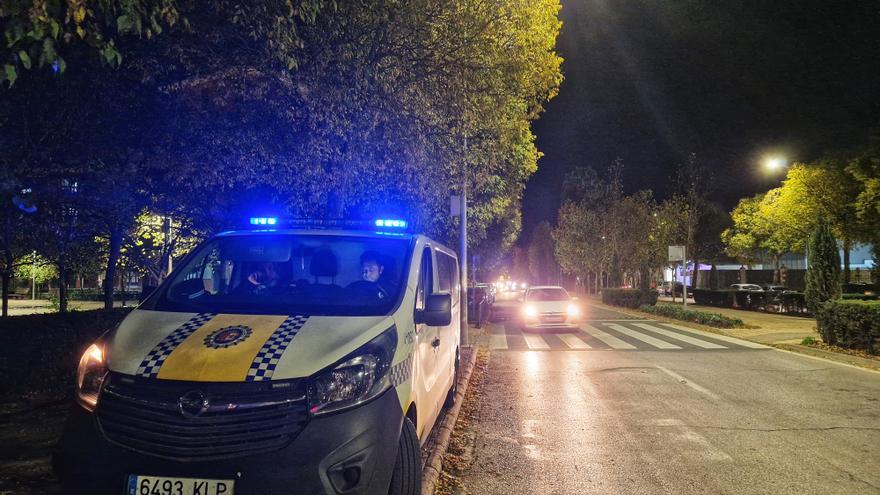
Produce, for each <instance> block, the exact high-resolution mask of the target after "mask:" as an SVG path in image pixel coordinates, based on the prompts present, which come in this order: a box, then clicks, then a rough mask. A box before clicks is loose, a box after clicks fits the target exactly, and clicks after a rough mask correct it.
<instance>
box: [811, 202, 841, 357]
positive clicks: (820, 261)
mask: <svg viewBox="0 0 880 495" xmlns="http://www.w3.org/2000/svg"><path fill="white" fill-rule="evenodd" d="M808 262H809V266H808V267H807V288H806V290H804V297H805V299H806V304H807V308H808V309H809V310H810V311H812V312H813V313H816V312H817V311H819V309H820V308H821V307H822V305H823V304H824V303H825V302H826V301H830V300H832V299H836V298H838V297H840V253H839V252H838V249H837V240H836V239H835V238H834V232H832V230H831V226H830V225H829V224H828V222H827V221H826V220H825V219H824V218H820V219H819V220H818V222H817V223H816V228H815V230H814V231H813V234H812V235H811V236H810V247H809V256H808ZM823 338H825V339H826V342H829V343H831V342H830V341H829V340H828V336H823Z"/></svg>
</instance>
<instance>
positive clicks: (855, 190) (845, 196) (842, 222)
mask: <svg viewBox="0 0 880 495" xmlns="http://www.w3.org/2000/svg"><path fill="white" fill-rule="evenodd" d="M852 155H853V152H851V151H849V152H838V153H830V154H828V155H826V156H825V157H823V158H821V159H819V160H816V161H814V162H812V163H809V164H803V163H797V164H794V165H793V166H792V167H791V168H790V169H789V170H788V172H787V175H786V178H785V180H784V181H783V182H782V186H781V187H778V188H775V189H771V190H769V191H767V192H766V193H763V194H759V195H757V196H755V197H752V198H745V199H742V200H740V202H739V204H738V205H737V207H736V208H735V209H734V210H733V212H732V213H731V216H732V217H733V226H732V227H731V228H729V229H727V230H725V231H724V233H723V234H722V239H723V241H724V244H725V246H726V252H727V253H728V254H729V255H731V256H734V257H736V258H738V259H740V260H741V261H742V262H744V263H748V262H750V261H754V260H756V259H759V258H760V254H761V253H762V252H764V251H766V252H769V253H772V254H774V255H776V256H779V255H782V254H784V253H787V252H799V251H800V252H802V251H804V249H805V247H806V241H807V239H808V237H809V235H810V233H811V232H812V231H813V230H814V229H815V228H816V225H817V224H816V222H817V219H818V218H820V217H824V218H826V219H827V221H828V222H829V224H830V226H831V228H832V230H833V232H834V235H835V236H836V237H837V238H839V239H841V241H842V243H843V248H844V256H845V257H846V259H845V260H844V261H845V262H846V261H848V254H849V249H850V247H851V246H852V244H853V243H854V242H874V240H875V239H880V238H878V237H877V234H876V232H877V227H878V226H880V217H877V218H875V217H873V216H872V214H871V213H870V212H871V211H873V208H874V205H873V204H871V205H869V204H868V203H866V202H865V200H868V201H870V200H871V199H872V198H873V196H872V193H871V184H872V182H871V179H869V177H870V176H871V175H872V174H876V173H877V170H872V168H871V165H870V163H871V158H870V155H871V153H870V152H869V151H865V152H863V153H862V154H861V155H858V156H859V158H854V159H853V158H851V156H852ZM866 212H867V213H866ZM845 264H846V268H845V269H847V270H848V263H845Z"/></svg>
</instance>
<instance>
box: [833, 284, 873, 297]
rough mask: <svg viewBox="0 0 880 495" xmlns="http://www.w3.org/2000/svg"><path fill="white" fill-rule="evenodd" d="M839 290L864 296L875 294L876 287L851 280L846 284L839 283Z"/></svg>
mask: <svg viewBox="0 0 880 495" xmlns="http://www.w3.org/2000/svg"><path fill="white" fill-rule="evenodd" d="M840 288H841V292H843V293H844V294H863V295H866V296H873V295H876V294H877V292H878V291H877V287H875V286H874V285H872V284H866V283H864V282H853V283H848V284H842V285H841V287H840Z"/></svg>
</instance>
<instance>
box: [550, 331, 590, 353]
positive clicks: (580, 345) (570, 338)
mask: <svg viewBox="0 0 880 495" xmlns="http://www.w3.org/2000/svg"><path fill="white" fill-rule="evenodd" d="M557 337H559V340H561V341H563V342H565V345H567V346H568V347H569V348H570V349H591V347H590V346H589V344H587V343H586V342H584V341H583V340H581V339H579V338H577V336H575V335H572V334H570V333H561V334H558V335H557Z"/></svg>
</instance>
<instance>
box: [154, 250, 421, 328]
mask: <svg viewBox="0 0 880 495" xmlns="http://www.w3.org/2000/svg"><path fill="white" fill-rule="evenodd" d="M408 248H409V241H408V240H407V239H393V238H389V239H376V238H370V237H357V236H333V235H294V234H287V235H283V234H279V235H246V236H230V237H221V238H216V239H213V240H211V241H209V242H207V243H205V244H203V245H202V246H200V247H199V248H198V250H197V251H196V252H195V253H194V255H193V256H190V257H189V258H188V259H187V261H186V264H185V265H183V266H181V267H180V268H178V269H176V270H175V271H174V272H173V273H172V276H171V277H170V278H169V279H168V280H166V282H165V283H164V284H163V285H162V288H160V290H159V291H158V293H157V297H155V298H151V300H152V301H147V303H145V309H156V310H160V311H186V312H199V313H243V314H309V315H327V316H379V315H385V314H388V313H389V312H390V311H391V310H392V309H393V308H394V306H395V305H396V303H397V300H398V296H399V295H400V293H401V290H402V289H403V287H404V286H405V283H406V281H405V278H404V275H405V274H406V272H407V264H408V261H409V260H408V257H407V253H408V251H409V249H408ZM153 301H154V305H153V307H148V306H149V303H150V302H153Z"/></svg>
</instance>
